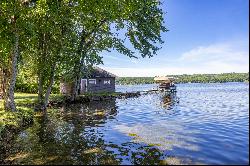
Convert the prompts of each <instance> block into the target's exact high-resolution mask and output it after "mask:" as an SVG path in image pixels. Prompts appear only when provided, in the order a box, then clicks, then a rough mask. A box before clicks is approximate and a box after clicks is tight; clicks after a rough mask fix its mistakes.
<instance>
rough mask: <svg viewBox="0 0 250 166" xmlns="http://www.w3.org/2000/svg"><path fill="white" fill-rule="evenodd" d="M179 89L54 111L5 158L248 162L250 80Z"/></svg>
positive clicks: (90, 161) (22, 161)
mask: <svg viewBox="0 0 250 166" xmlns="http://www.w3.org/2000/svg"><path fill="white" fill-rule="evenodd" d="M155 87H156V85H136V86H117V87H116V89H117V91H123V92H125V91H142V90H148V89H152V88H155ZM177 91H178V92H177V94H176V95H171V96H164V95H163V94H159V93H151V94H147V95H142V96H140V97H138V98H129V99H116V100H110V101H106V102H92V103H89V104H85V105H80V104H78V105H71V106H65V107H63V108H58V109H51V110H49V111H48V115H47V117H37V118H36V119H35V123H34V124H33V125H32V126H31V127H29V128H27V129H26V130H24V131H22V132H20V133H19V134H18V135H16V136H15V138H14V139H13V140H12V141H11V142H10V144H9V149H8V155H7V157H5V159H4V161H5V162H6V163H17V164H249V84H246V83H223V84H177Z"/></svg>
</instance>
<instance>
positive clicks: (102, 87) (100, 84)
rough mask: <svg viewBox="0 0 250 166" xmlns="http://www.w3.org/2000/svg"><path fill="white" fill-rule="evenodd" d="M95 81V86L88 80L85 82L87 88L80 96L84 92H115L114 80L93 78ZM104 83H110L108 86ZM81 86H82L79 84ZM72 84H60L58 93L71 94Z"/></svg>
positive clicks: (112, 78)
mask: <svg viewBox="0 0 250 166" xmlns="http://www.w3.org/2000/svg"><path fill="white" fill-rule="evenodd" d="M93 79H95V80H96V84H90V83H89V79H88V81H87V88H80V89H82V91H81V94H84V93H85V92H93V93H96V92H115V78H114V77H111V78H93ZM105 81H108V82H110V84H104V82H105ZM81 85H82V84H81ZM83 89H84V90H83ZM72 90H73V83H65V82H61V83H60V93H61V94H72Z"/></svg>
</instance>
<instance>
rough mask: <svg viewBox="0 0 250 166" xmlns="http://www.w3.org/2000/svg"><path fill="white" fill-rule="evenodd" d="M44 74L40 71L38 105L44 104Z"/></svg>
mask: <svg viewBox="0 0 250 166" xmlns="http://www.w3.org/2000/svg"><path fill="white" fill-rule="evenodd" d="M43 82H44V81H43V74H42V71H39V77H38V104H42V102H43V98H44V97H43Z"/></svg>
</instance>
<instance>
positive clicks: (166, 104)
mask: <svg viewBox="0 0 250 166" xmlns="http://www.w3.org/2000/svg"><path fill="white" fill-rule="evenodd" d="M178 103H179V98H178V97H177V95H176V93H169V94H164V95H162V97H161V105H162V107H163V108H166V109H167V110H170V109H172V108H173V106H175V105H176V104H178Z"/></svg>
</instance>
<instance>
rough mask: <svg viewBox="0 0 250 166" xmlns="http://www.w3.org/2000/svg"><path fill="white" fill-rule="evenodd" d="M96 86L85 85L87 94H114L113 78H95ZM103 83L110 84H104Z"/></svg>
mask: <svg viewBox="0 0 250 166" xmlns="http://www.w3.org/2000/svg"><path fill="white" fill-rule="evenodd" d="M95 79H96V84H89V83H88V85H87V89H88V92H115V78H114V77H112V78H95ZM104 81H108V82H110V84H104Z"/></svg>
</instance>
